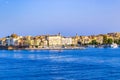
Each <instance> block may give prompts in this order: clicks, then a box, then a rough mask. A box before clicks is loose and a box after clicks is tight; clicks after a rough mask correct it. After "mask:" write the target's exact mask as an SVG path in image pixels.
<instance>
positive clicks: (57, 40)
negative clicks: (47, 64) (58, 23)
mask: <svg viewBox="0 0 120 80" xmlns="http://www.w3.org/2000/svg"><path fill="white" fill-rule="evenodd" d="M47 39H48V44H49V46H54V47H55V46H61V45H62V37H61V36H60V35H51V36H48V38H47Z"/></svg>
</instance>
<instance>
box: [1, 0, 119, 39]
mask: <svg viewBox="0 0 120 80" xmlns="http://www.w3.org/2000/svg"><path fill="white" fill-rule="evenodd" d="M59 32H60V33H61V34H62V35H64V36H74V35H76V33H77V34H78V35H93V34H101V33H108V32H120V0H0V37H3V36H8V35H10V34H12V33H16V34H18V35H43V34H57V33H59Z"/></svg>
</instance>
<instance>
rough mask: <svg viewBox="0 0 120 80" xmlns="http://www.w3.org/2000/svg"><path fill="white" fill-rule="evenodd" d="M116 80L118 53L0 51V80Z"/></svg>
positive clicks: (118, 76)
mask: <svg viewBox="0 0 120 80" xmlns="http://www.w3.org/2000/svg"><path fill="white" fill-rule="evenodd" d="M2 79H6V80H120V49H119V48H118V49H97V48H96V49H85V50H62V51H54V50H13V51H6V50H1V51H0V80H2Z"/></svg>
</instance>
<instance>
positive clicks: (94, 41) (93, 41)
mask: <svg viewBox="0 0 120 80" xmlns="http://www.w3.org/2000/svg"><path fill="white" fill-rule="evenodd" d="M90 44H92V45H98V42H97V41H96V40H92V41H91V43H90Z"/></svg>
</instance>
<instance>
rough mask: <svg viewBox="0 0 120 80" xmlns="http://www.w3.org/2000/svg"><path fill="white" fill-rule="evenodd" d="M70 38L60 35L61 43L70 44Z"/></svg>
mask: <svg viewBox="0 0 120 80" xmlns="http://www.w3.org/2000/svg"><path fill="white" fill-rule="evenodd" d="M71 44H72V38H71V37H62V45H71Z"/></svg>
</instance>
